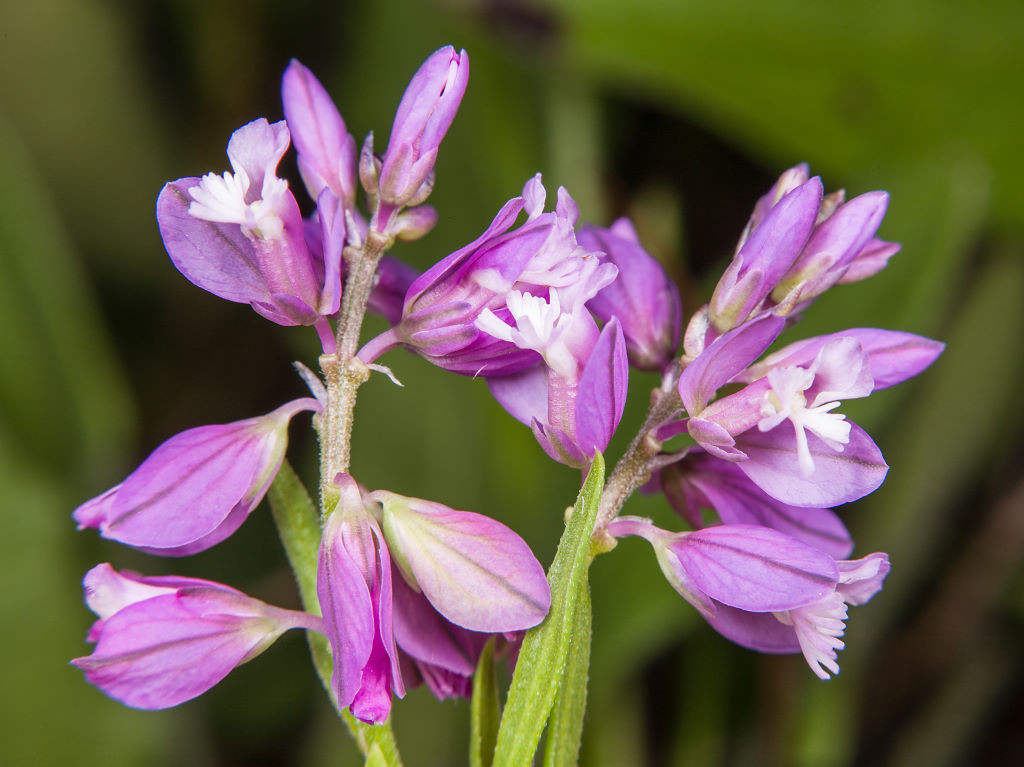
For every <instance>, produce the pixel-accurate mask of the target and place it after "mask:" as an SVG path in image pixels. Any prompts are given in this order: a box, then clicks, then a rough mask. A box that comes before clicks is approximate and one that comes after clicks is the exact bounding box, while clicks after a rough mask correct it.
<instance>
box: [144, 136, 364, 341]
mask: <svg viewBox="0 0 1024 767" xmlns="http://www.w3.org/2000/svg"><path fill="white" fill-rule="evenodd" d="M288 143H289V133H288V128H287V127H286V126H285V124H284V122H278V123H274V124H270V123H268V122H267V121H266V120H264V119H259V120H254V121H253V122H251V123H249V124H248V125H244V126H242V127H241V128H239V129H238V130H237V131H235V132H234V134H232V136H231V141H230V142H229V144H228V158H229V159H230V161H231V166H232V168H233V169H234V173H225V174H224V175H223V176H218V175H216V174H215V173H208V174H207V175H205V176H203V177H202V178H182V179H178V180H177V181H172V182H170V183H168V184H167V185H165V186H164V188H163V190H162V191H161V192H160V197H159V199H158V200H157V221H158V223H159V225H160V236H161V237H162V238H163V241H164V246H165V247H166V248H167V252H168V254H169V255H170V257H171V260H172V261H173V262H174V265H175V266H176V267H177V268H178V270H179V271H180V272H181V273H182V274H184V275H185V277H187V278H188V279H189V280H190V281H191V282H192V283H194V284H195V285H198V286H199V287H201V288H203V289H204V290H207V291H209V292H211V293H213V294H214V295H216V296H220V297H221V298H225V299H227V300H229V301H236V302H239V303H247V304H249V305H251V306H252V308H253V309H255V310H256V311H257V312H258V313H259V314H261V315H262V316H264V317H266V318H267V319H269V320H271V321H272V322H276V323H277V324H279V325H313V324H315V323H317V322H318V321H319V320H320V318H322V317H326V316H329V315H332V314H334V313H336V312H337V311H338V308H339V306H340V302H341V248H342V245H343V244H344V238H345V219H344V215H342V214H341V210H340V203H339V202H338V200H337V198H335V197H334V195H333V193H331V192H330V190H327V189H325V190H324V191H323V193H322V195H321V196H322V197H323V204H322V205H321V220H320V223H321V226H323V227H324V228H325V231H324V234H323V237H322V241H323V243H324V247H323V252H322V254H321V255H320V257H319V258H318V257H316V255H315V254H314V253H313V252H312V251H311V250H310V248H309V246H308V244H307V242H306V238H305V231H304V230H305V226H304V223H303V220H302V216H301V214H300V212H299V207H298V204H297V203H296V202H295V198H294V197H293V196H292V193H291V192H290V191H289V189H288V182H287V181H285V180H283V179H280V178H278V177H277V175H276V169H277V164H278V162H280V160H281V157H282V155H283V154H284V152H285V150H287V148H288ZM332 201H333V202H332Z"/></svg>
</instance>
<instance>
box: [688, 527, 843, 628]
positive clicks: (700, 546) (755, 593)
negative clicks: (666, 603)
mask: <svg viewBox="0 0 1024 767" xmlns="http://www.w3.org/2000/svg"><path fill="white" fill-rule="evenodd" d="M672 550H673V551H674V552H675V554H676V556H677V557H678V559H679V562H680V565H681V566H682V568H683V569H684V570H685V571H686V573H687V575H688V576H689V577H690V579H691V581H692V582H693V583H694V585H695V586H696V587H697V588H699V589H700V590H701V591H703V592H704V593H705V594H707V595H708V596H709V597H711V598H712V599H714V600H716V601H718V602H722V603H723V604H726V605H729V606H730V607H737V608H739V609H741V610H749V611H751V612H772V611H777V610H789V609H792V608H795V607H800V606H802V605H806V604H810V603H812V602H816V601H818V600H820V599H822V598H824V597H825V596H827V595H828V594H831V593H832V592H834V591H835V586H836V582H837V580H838V577H839V571H838V569H837V568H836V564H835V560H833V559H832V557H830V556H828V555H827V554H825V553H824V552H821V551H819V550H817V549H815V548H813V547H811V546H808V545H807V544H805V543H801V542H800V541H798V540H796V539H795V538H790V537H789V536H788V535H785V534H783V533H780V532H778V531H776V530H772V529H770V528H767V527H756V526H753V525H722V526H721V527H709V528H705V529H703V530H698V531H696V532H693V533H688V534H686V535H685V536H681V537H680V539H679V540H678V541H677V542H676V543H674V544H673V545H672Z"/></svg>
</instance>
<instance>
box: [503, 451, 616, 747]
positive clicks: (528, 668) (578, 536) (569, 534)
mask: <svg viewBox="0 0 1024 767" xmlns="http://www.w3.org/2000/svg"><path fill="white" fill-rule="evenodd" d="M603 489H604V458H603V457H602V456H601V454H600V453H598V454H597V455H595V456H594V464H593V466H591V468H590V473H589V474H588V475H587V479H586V481H585V482H584V483H583V488H582V489H581V490H580V494H579V497H578V498H577V499H576V506H575V507H574V508H573V512H572V516H571V517H570V518H569V524H568V525H566V528H565V532H564V533H563V534H562V540H561V541H559V543H558V551H557V552H555V559H554V561H553V562H552V563H551V569H550V570H549V571H548V582H549V583H550V584H551V611H550V612H549V613H548V617H547V618H545V619H544V622H543V623H541V624H540V625H539V626H536V627H534V628H532V629H530V630H529V631H528V632H527V633H526V638H525V639H524V640H523V648H522V650H521V651H520V653H519V661H518V663H517V664H516V672H515V675H514V676H513V677H512V686H511V688H510V689H509V692H508V700H507V702H506V704H505V712H504V714H503V715H502V717H501V726H500V727H499V729H498V746H497V749H496V751H495V754H494V765H495V767H524V766H525V765H529V764H530V763H531V761H532V759H533V755H534V753H535V752H536V751H537V744H538V743H539V742H540V736H541V733H542V732H543V731H544V725H545V723H546V722H547V720H548V716H549V715H550V713H551V707H552V705H553V704H554V701H555V695H556V693H557V692H558V688H559V685H560V683H561V680H562V677H563V675H564V673H565V666H566V659H567V657H568V655H569V647H570V640H571V638H572V635H573V632H574V630H575V628H576V617H577V616H576V613H577V610H578V608H579V605H580V603H581V600H582V599H584V598H585V596H584V595H587V594H588V592H587V568H588V566H589V565H590V560H591V559H592V557H593V553H592V551H591V536H592V535H593V532H594V520H595V519H596V517H597V509H598V506H599V504H600V501H601V492H602V490H603ZM588 602H589V600H588Z"/></svg>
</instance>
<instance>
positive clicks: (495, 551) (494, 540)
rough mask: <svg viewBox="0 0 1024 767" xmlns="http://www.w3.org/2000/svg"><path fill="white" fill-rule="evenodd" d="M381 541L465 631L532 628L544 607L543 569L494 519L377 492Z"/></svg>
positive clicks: (548, 598) (547, 593)
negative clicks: (381, 516) (382, 532)
mask: <svg viewBox="0 0 1024 767" xmlns="http://www.w3.org/2000/svg"><path fill="white" fill-rule="evenodd" d="M369 498H370V499H371V500H374V501H377V502H379V503H381V504H383V506H384V530H385V534H386V536H387V540H388V545H389V546H390V547H391V550H392V552H394V555H395V558H396V560H397V561H398V562H399V563H400V564H401V566H402V567H403V569H406V568H407V569H408V571H409V574H410V575H411V576H412V577H413V578H414V579H415V581H416V584H417V585H418V586H419V588H420V590H421V591H422V592H423V594H424V596H426V598H427V599H428V600H430V603H431V604H432V605H433V606H434V607H435V608H436V609H437V611H438V612H439V613H441V615H443V616H444V617H445V618H447V619H448V620H450V621H451V622H452V623H454V624H456V625H458V626H462V627H463V628H466V629H469V630H471V631H485V632H498V631H517V630H520V629H526V628H529V627H531V626H535V625H536V624H538V623H540V621H541V620H543V619H544V616H545V615H547V611H548V607H549V606H550V604H551V593H550V590H549V589H548V582H547V578H546V577H545V575H544V568H543V567H541V565H540V563H539V562H538V561H537V559H536V558H535V557H534V556H533V553H532V552H531V551H530V548H529V546H527V545H526V542H525V541H523V539H522V538H520V537H519V536H518V535H516V534H515V533H514V532H512V531H511V530H510V529H509V528H507V527H505V526H504V525H502V524H501V523H499V522H496V521H495V520H493V519H490V518H489V517H485V516H483V515H482V514H475V513H473V512H470V511H456V510H454V509H449V508H448V507H446V506H442V505H441V504H438V503H431V502H429V501H421V500H419V499H416V498H403V497H402V496H398V495H395V494H394V493H389V492H387V491H383V490H379V491H376V492H374V493H371V494H370V496H369Z"/></svg>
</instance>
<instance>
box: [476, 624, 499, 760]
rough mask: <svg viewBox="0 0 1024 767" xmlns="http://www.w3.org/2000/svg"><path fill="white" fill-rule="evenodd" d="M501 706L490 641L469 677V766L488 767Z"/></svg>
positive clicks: (492, 638)
mask: <svg viewBox="0 0 1024 767" xmlns="http://www.w3.org/2000/svg"><path fill="white" fill-rule="evenodd" d="M500 718H501V702H500V701H499V700H498V675H497V673H496V672H495V669H494V637H491V638H490V639H488V640H487V644H485V645H484V651H483V652H482V653H481V654H480V662H479V663H478V664H477V666H476V672H475V673H474V674H473V698H472V700H471V701H470V719H469V765H470V767H491V761H492V760H493V759H494V746H495V744H496V743H497V741H498V721H499V719H500Z"/></svg>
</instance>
